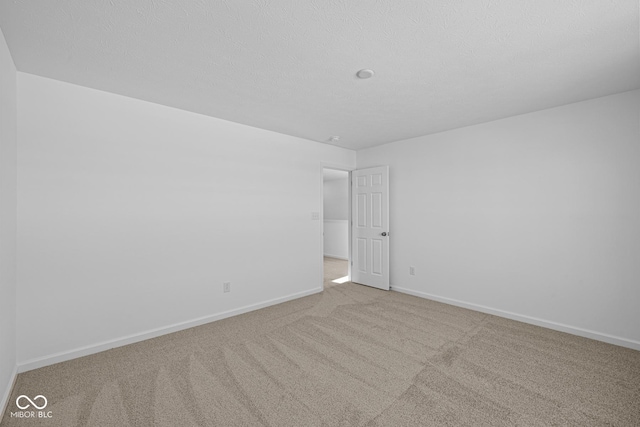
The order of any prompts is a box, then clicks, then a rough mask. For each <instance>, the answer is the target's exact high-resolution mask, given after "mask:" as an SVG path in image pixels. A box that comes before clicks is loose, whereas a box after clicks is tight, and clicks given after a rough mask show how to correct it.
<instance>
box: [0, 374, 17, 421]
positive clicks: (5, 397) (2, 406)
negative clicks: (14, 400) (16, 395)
mask: <svg viewBox="0 0 640 427" xmlns="http://www.w3.org/2000/svg"><path fill="white" fill-rule="evenodd" d="M17 377H18V366H14V367H13V372H12V373H11V380H10V381H9V384H7V388H6V389H5V391H4V393H3V394H2V400H0V422H1V421H2V418H4V413H5V412H6V410H7V407H9V403H10V402H9V398H10V397H11V392H12V391H13V386H15V385H16V378H17Z"/></svg>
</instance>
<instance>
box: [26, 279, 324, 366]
mask: <svg viewBox="0 0 640 427" xmlns="http://www.w3.org/2000/svg"><path fill="white" fill-rule="evenodd" d="M318 292H322V288H321V287H318V288H314V289H311V290H308V291H303V292H297V293H295V294H291V295H287V296H284V297H280V298H274V299H271V300H267V301H263V302H260V303H257V304H251V305H247V306H244V307H240V308H236V309H233V310H228V311H223V312H221V313H217V314H212V315H208V316H203V317H199V318H197V319H193V320H188V321H185V322H180V323H175V324H173V325H169V326H165V327H161V328H156V329H151V330H149V331H145V332H140V333H137V334H131V335H127V336H124V337H121V338H116V339H113V340H109V341H103V342H101V343H96V344H92V345H88V346H84V347H80V348H76V349H73V350H69V351H63V352H59V353H55V354H51V355H48V356H43V357H38V358H35V359H31V360H27V361H24V362H20V363H18V366H17V370H18V372H26V371H30V370H32V369H38V368H42V367H43V366H49V365H53V364H54V363H60V362H65V361H67V360H71V359H76V358H78V357H83V356H88V355H90V354H95V353H99V352H101V351H105V350H109V349H112V348H115V347H122V346H125V345H128V344H133V343H136V342H140V341H144V340H148V339H150V338H155V337H159V336H161V335H166V334H170V333H172V332H178V331H182V330H184V329H189V328H193V327H194V326H200V325H204V324H205V323H211V322H214V321H216V320H222V319H226V318H227V317H233V316H237V315H239V314H243V313H248V312H250V311H254V310H258V309H261V308H264V307H269V306H271V305H276V304H280V303H283V302H287V301H291V300H294V299H298V298H302V297H306V296H309V295H313V294H317V293H318Z"/></svg>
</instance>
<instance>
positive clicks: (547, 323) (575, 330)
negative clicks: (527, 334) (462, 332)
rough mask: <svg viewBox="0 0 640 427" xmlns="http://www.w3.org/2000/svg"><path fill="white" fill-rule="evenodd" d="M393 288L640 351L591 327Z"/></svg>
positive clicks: (637, 346) (628, 341) (625, 340)
mask: <svg viewBox="0 0 640 427" xmlns="http://www.w3.org/2000/svg"><path fill="white" fill-rule="evenodd" d="M391 290H393V291H396V292H401V293H403V294H407V295H413V296H416V297H419V298H424V299H428V300H432V301H437V302H441V303H444V304H449V305H454V306H456V307H462V308H466V309H469V310H473V311H478V312H481V313H486V314H491V315H494V316H498V317H502V318H505V319H511V320H516V321H518V322H523V323H528V324H530V325H535V326H540V327H543V328H546V329H552V330H554V331H559V332H565V333H568V334H571V335H576V336H579V337H584V338H590V339H592V340H596V341H602V342H606V343H608V344H614V345H618V346H621V347H626V348H630V349H633V350H638V351H640V341H635V340H632V339H628V338H623V337H618V336H614V335H609V334H606V333H603V332H597V331H592V330H589V329H583V328H579V327H577V326H571V325H565V324H563V323H558V322H553V321H551V320H545V319H539V318H537V317H531V316H526V315H524V314H518V313H513V312H510V311H505V310H500V309H496V308H491V307H486V306H484V305H480V304H474V303H470V302H466V301H460V300H457V299H453V298H446V297H441V296H438V295H433V294H429V293H426V292H421V291H416V290H414V289H408V288H404V287H401V286H393V285H391Z"/></svg>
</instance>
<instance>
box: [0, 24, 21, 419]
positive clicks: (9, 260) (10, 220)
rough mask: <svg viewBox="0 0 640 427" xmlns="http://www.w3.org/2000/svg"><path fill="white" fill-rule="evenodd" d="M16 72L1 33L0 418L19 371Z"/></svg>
mask: <svg viewBox="0 0 640 427" xmlns="http://www.w3.org/2000/svg"><path fill="white" fill-rule="evenodd" d="M16 129H17V118H16V68H15V66H14V64H13V60H12V59H11V55H10V53H9V49H8V48H7V44H6V42H5V39H4V35H3V34H2V31H0V417H2V410H3V409H4V407H5V403H6V401H7V399H8V398H9V392H10V388H11V385H12V384H13V379H14V377H15V368H16V161H17V157H16V143H17V136H16Z"/></svg>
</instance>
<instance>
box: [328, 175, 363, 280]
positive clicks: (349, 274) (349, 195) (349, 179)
mask: <svg viewBox="0 0 640 427" xmlns="http://www.w3.org/2000/svg"><path fill="white" fill-rule="evenodd" d="M324 169H335V170H340V171H345V172H349V176H348V178H347V181H348V183H347V186H348V187H349V193H348V197H349V200H348V202H347V204H348V211H347V216H348V218H349V219H348V221H347V224H348V227H349V228H348V231H347V235H348V239H349V249H348V254H349V255H348V257H349V259H348V260H347V265H348V267H349V269H348V271H347V276H348V277H349V280H351V223H352V220H351V171H354V170H355V169H356V168H355V167H353V166H345V165H340V164H335V163H326V162H320V208H321V209H320V221H321V224H320V257H319V259H320V289H322V290H324V212H323V209H322V208H324V180H323V177H324Z"/></svg>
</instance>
